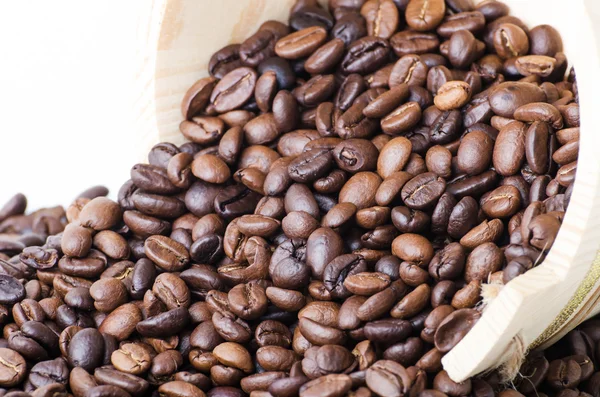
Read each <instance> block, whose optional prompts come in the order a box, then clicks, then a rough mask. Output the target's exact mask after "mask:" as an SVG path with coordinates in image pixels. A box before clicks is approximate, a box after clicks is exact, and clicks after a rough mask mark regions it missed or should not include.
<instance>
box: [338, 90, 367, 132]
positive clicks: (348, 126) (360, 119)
mask: <svg viewBox="0 0 600 397" xmlns="http://www.w3.org/2000/svg"><path fill="white" fill-rule="evenodd" d="M367 92H368V91H367ZM359 98H360V97H359ZM355 102H356V101H355ZM366 106H367V103H354V104H353V105H352V106H351V107H350V108H349V109H348V110H347V111H345V112H344V113H343V114H342V115H340V116H339V117H338V118H337V120H336V121H335V132H336V133H337V135H339V136H340V137H341V138H343V139H349V138H368V137H369V136H371V135H372V134H373V133H374V132H375V130H376V129H377V121H376V120H374V119H370V118H368V117H365V115H364V114H363V110H364V109H365V107H366Z"/></svg>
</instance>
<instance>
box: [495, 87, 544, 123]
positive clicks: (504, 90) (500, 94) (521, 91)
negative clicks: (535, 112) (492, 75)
mask: <svg viewBox="0 0 600 397" xmlns="http://www.w3.org/2000/svg"><path fill="white" fill-rule="evenodd" d="M545 96H546V95H545V94H544V91H543V90H542V89H541V88H539V87H537V86H536V85H534V84H531V83H521V82H507V83H502V84H499V85H497V86H496V87H495V88H493V89H492V91H491V92H490V96H489V102H490V106H491V107H492V110H493V111H494V113H495V114H497V115H499V116H503V117H510V118H512V117H513V115H514V113H515V110H517V109H518V108H520V107H521V106H523V105H527V104H528V103H532V102H543V101H544V99H545Z"/></svg>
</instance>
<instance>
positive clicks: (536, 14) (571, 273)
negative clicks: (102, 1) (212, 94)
mask: <svg viewBox="0 0 600 397" xmlns="http://www.w3.org/2000/svg"><path fill="white" fill-rule="evenodd" d="M505 3H507V4H508V5H509V6H510V8H511V13H512V14H513V15H515V16H518V17H519V18H521V19H523V20H524V21H525V22H526V23H527V24H528V25H529V26H530V27H533V26H535V25H539V24H550V25H553V26H554V27H556V28H557V29H558V30H559V31H560V32H561V34H562V37H563V42H564V46H565V50H566V51H565V52H566V53H567V55H568V58H569V60H570V62H571V63H573V64H574V65H575V67H576V70H577V81H578V83H579V85H578V86H579V98H580V103H581V120H582V122H581V131H582V135H581V151H580V154H579V163H578V164H579V166H578V169H577V177H576V181H575V189H574V191H573V195H572V198H571V201H570V206H569V209H568V211H567V214H566V217H565V219H564V222H563V225H562V228H561V229H560V233H559V235H558V238H557V240H556V242H555V243H554V246H553V248H552V250H551V251H550V253H549V254H548V256H547V258H546V260H545V261H544V263H543V264H541V265H539V266H537V267H536V268H535V269H533V270H531V271H529V272H527V273H526V274H525V275H522V276H520V277H518V278H516V279H514V280H513V281H511V282H510V283H509V284H507V285H506V286H505V287H504V288H503V289H502V291H501V292H500V294H499V295H498V297H497V298H496V299H495V300H494V301H493V302H492V304H491V305H490V306H489V307H488V308H487V309H486V311H485V313H484V315H483V316H482V318H481V320H480V321H479V322H478V323H477V324H476V326H475V327H474V328H473V329H472V330H471V332H470V333H469V334H468V335H467V336H466V337H465V338H464V339H463V341H462V342H461V343H459V344H458V345H457V346H456V347H455V348H454V349H453V350H452V351H451V352H450V353H448V354H447V355H446V356H445V358H444V360H443V363H444V367H445V369H446V370H447V371H448V372H449V374H450V375H451V377H452V378H453V379H455V380H457V381H459V380H462V379H465V378H467V377H469V376H472V375H474V374H477V373H479V372H481V371H483V370H485V369H487V368H490V367H492V366H494V365H495V364H496V363H497V362H498V360H499V359H501V358H502V357H503V355H504V353H505V352H506V351H507V349H509V348H510V347H511V346H514V343H515V341H516V340H517V339H515V338H518V340H519V342H520V343H522V344H523V346H524V347H539V346H541V345H544V346H545V345H548V344H549V343H552V342H554V341H556V340H557V338H558V337H560V336H561V335H563V334H564V333H565V330H568V329H571V328H573V327H574V326H575V325H577V324H578V323H579V322H581V321H582V320H584V319H585V318H587V317H588V316H590V315H592V314H595V313H596V312H597V311H598V307H597V305H596V300H597V299H598V296H597V294H596V293H595V290H596V289H597V287H598V284H599V282H598V279H599V278H600V260H599V259H596V260H595V258H596V255H597V251H598V248H599V246H600V133H599V132H598V131H596V128H597V126H600V106H598V104H599V101H598V97H599V96H600V95H599V94H600V74H599V73H600V58H599V53H598V47H597V43H596V40H597V39H598V38H599V37H600V29H596V30H594V28H593V24H592V20H591V18H593V16H594V15H596V17H597V18H598V17H599V16H600V2H597V0H585V1H583V0H579V1H566V0H506V1H505ZM292 4H293V0H219V1H208V0H205V1H197V0H155V1H153V2H152V4H151V7H149V8H148V9H146V10H144V15H143V17H142V20H141V21H142V22H141V23H140V31H139V37H140V45H141V46H140V48H141V53H140V55H141V60H140V65H141V68H140V86H139V87H140V91H139V92H140V93H141V98H140V100H139V102H138V107H139V109H138V110H139V112H138V113H139V114H140V117H139V120H138V127H139V128H138V137H139V142H140V143H141V148H142V149H141V153H147V151H148V149H149V148H150V147H151V146H152V145H153V144H155V143H157V142H159V141H170V142H173V143H177V144H178V143H182V142H183V141H184V138H183V136H182V135H181V134H180V132H179V128H178V126H179V123H180V122H181V121H182V116H181V113H180V103H181V99H182V97H183V95H184V93H185V92H186V90H187V89H188V88H189V87H190V86H191V85H192V84H193V83H194V82H195V81H196V80H198V79H199V78H201V77H204V76H206V75H207V72H206V70H207V65H208V61H209V59H210V56H211V55H212V54H213V53H214V52H215V51H216V50H218V49H220V48H221V47H223V46H225V45H226V44H230V43H240V42H242V41H243V40H244V39H245V38H246V37H248V36H250V35H251V34H253V33H254V32H255V31H256V29H257V28H258V27H259V26H260V24H261V23H262V22H264V21H266V20H269V19H277V20H281V21H285V20H287V18H288V12H289V9H290V7H291V5H292ZM597 21H598V19H597ZM592 263H593V264H594V265H593V266H592ZM532 343H533V344H534V345H532Z"/></svg>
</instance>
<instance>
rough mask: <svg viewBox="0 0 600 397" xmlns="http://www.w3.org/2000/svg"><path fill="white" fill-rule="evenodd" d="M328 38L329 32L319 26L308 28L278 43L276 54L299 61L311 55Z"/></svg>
mask: <svg viewBox="0 0 600 397" xmlns="http://www.w3.org/2000/svg"><path fill="white" fill-rule="evenodd" d="M326 37H327V31H326V30H325V29H323V28H322V27H319V26H312V27H306V28H304V29H302V30H299V31H297V32H294V33H291V34H289V35H287V36H285V37H283V38H281V39H279V40H278V41H277V43H276V44H275V52H276V53H277V55H279V56H280V57H282V58H285V59H299V58H303V57H307V56H309V55H311V54H312V53H313V52H314V51H315V50H316V49H317V48H319V46H320V45H321V44H323V42H324V41H325V39H326Z"/></svg>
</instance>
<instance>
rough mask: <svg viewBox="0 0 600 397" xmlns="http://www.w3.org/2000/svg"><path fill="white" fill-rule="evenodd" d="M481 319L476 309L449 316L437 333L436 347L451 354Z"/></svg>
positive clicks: (457, 312) (462, 310) (460, 311)
mask: <svg viewBox="0 0 600 397" xmlns="http://www.w3.org/2000/svg"><path fill="white" fill-rule="evenodd" d="M480 317H481V313H479V312H478V311H477V310H474V309H461V310H457V311H455V312H453V313H451V314H450V315H448V316H447V317H446V318H445V319H444V320H443V321H442V322H441V323H440V325H439V326H438V328H437V331H436V332H435V346H436V348H437V349H438V350H439V351H441V352H443V353H445V352H449V351H450V350H451V349H452V348H453V347H454V346H456V345H457V344H458V342H460V341H461V340H462V339H463V338H464V336H465V335H466V334H467V333H468V332H469V331H470V330H471V328H472V327H473V326H474V325H475V323H476V322H477V321H478V320H479V318H480Z"/></svg>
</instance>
